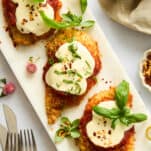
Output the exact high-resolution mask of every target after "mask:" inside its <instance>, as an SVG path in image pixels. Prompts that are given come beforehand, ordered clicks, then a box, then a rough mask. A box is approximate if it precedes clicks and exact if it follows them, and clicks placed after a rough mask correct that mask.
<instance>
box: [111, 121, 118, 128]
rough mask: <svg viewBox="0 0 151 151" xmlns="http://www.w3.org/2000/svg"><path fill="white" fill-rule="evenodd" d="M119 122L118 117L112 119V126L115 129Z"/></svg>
mask: <svg viewBox="0 0 151 151" xmlns="http://www.w3.org/2000/svg"><path fill="white" fill-rule="evenodd" d="M117 122H118V119H114V120H113V121H112V124H111V127H112V128H113V129H115V128H116V125H117Z"/></svg>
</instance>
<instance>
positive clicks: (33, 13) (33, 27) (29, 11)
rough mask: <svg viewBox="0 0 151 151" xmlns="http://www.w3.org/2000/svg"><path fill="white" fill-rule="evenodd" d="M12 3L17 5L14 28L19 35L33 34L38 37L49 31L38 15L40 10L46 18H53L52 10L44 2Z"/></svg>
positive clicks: (15, 1)
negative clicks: (15, 27)
mask: <svg viewBox="0 0 151 151" xmlns="http://www.w3.org/2000/svg"><path fill="white" fill-rule="evenodd" d="M12 1H13V2H14V3H17V4H18V6H17V8H16V26H17V28H18V30H19V31H20V32H21V33H26V34H28V33H33V34H35V35H37V36H40V35H43V34H44V33H47V32H48V31H49V30H50V27H48V26H47V25H46V24H45V23H44V21H43V19H42V17H41V16H40V13H39V11H40V10H42V11H44V12H45V14H46V15H47V16H48V17H50V18H52V19H53V18H54V10H53V8H52V7H51V6H50V5H49V4H48V3H46V1H45V2H43V3H34V2H33V1H32V0H12Z"/></svg>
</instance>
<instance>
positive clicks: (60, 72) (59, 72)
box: [54, 70, 66, 75]
mask: <svg viewBox="0 0 151 151" xmlns="http://www.w3.org/2000/svg"><path fill="white" fill-rule="evenodd" d="M54 73H55V74H57V75H63V74H66V71H58V70H55V71H54Z"/></svg>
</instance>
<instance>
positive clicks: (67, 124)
mask: <svg viewBox="0 0 151 151" xmlns="http://www.w3.org/2000/svg"><path fill="white" fill-rule="evenodd" d="M60 125H61V126H62V127H70V126H71V122H70V120H69V119H68V118H67V117H62V118H61V124H60Z"/></svg>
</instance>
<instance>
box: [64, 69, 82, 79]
mask: <svg viewBox="0 0 151 151" xmlns="http://www.w3.org/2000/svg"><path fill="white" fill-rule="evenodd" d="M67 73H68V74H69V75H77V76H78V77H79V78H82V75H81V74H80V73H78V72H76V71H74V70H68V71H67Z"/></svg>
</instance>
